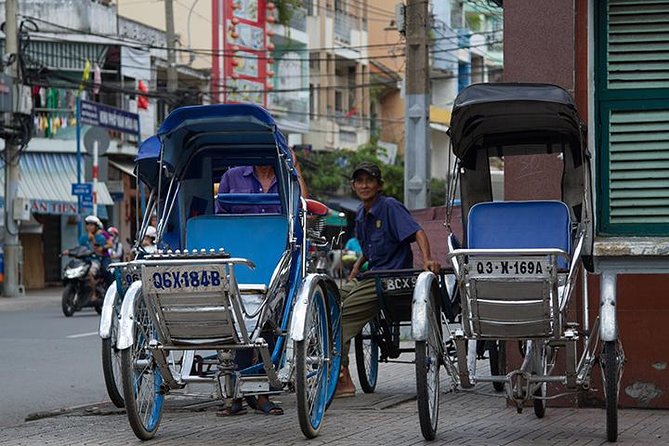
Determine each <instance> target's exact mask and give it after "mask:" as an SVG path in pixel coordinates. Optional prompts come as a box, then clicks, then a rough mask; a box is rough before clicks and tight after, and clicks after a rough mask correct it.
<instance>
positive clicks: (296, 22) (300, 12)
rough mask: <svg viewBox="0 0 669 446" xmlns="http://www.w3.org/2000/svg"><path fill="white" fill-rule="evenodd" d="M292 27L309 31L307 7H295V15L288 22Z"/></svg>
mask: <svg viewBox="0 0 669 446" xmlns="http://www.w3.org/2000/svg"><path fill="white" fill-rule="evenodd" d="M288 26H289V27H290V28H293V29H296V30H298V31H304V32H306V31H307V10H306V8H294V9H293V15H292V16H291V17H290V21H289V22H288Z"/></svg>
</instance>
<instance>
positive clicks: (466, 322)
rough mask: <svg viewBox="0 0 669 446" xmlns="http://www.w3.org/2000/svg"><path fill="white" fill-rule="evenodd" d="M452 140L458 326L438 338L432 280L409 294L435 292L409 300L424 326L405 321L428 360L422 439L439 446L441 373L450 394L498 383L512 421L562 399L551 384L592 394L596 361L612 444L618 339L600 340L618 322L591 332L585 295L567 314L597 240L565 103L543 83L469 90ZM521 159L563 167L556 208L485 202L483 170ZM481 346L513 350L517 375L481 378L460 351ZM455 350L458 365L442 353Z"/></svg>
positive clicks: (455, 117)
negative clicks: (509, 345) (517, 347)
mask: <svg viewBox="0 0 669 446" xmlns="http://www.w3.org/2000/svg"><path fill="white" fill-rule="evenodd" d="M449 132H450V136H451V142H452V149H453V153H454V154H455V156H456V162H455V164H454V167H453V171H452V173H451V184H450V187H449V209H448V212H447V215H451V214H452V203H453V201H454V200H455V190H456V189H457V187H458V186H459V190H460V198H461V206H462V216H463V228H464V230H465V236H464V246H463V247H460V248H458V247H457V244H456V241H455V237H454V235H453V234H452V233H451V235H450V236H449V250H450V252H449V254H448V258H449V259H450V261H451V262H452V267H453V269H454V271H455V275H456V278H457V288H458V291H459V293H460V300H461V306H462V315H461V316H462V317H461V325H455V324H449V323H448V321H445V322H447V323H446V330H445V332H444V334H445V335H446V336H445V338H442V324H441V321H440V320H439V319H438V318H436V317H433V315H434V314H435V313H434V312H433V311H431V308H435V307H437V306H438V305H439V302H438V300H437V297H438V294H437V291H438V288H439V283H438V278H437V277H436V276H435V275H434V274H432V273H429V272H425V273H422V274H421V275H420V276H419V277H418V279H417V284H416V290H417V292H418V291H419V290H426V289H427V290H432V291H431V292H430V293H428V295H431V296H433V297H432V299H429V300H427V301H425V300H419V299H414V306H413V314H414V315H426V316H427V317H416V318H413V319H412V335H413V337H414V339H416V343H417V345H418V343H419V342H420V343H424V344H425V347H426V349H427V355H426V358H425V362H424V364H418V362H417V364H416V372H417V379H418V381H419V382H420V381H424V382H427V383H428V385H427V386H425V388H424V390H425V392H424V395H422V396H421V394H420V388H419V395H418V402H419V417H420V425H421V430H422V433H423V435H424V436H425V438H428V439H433V438H434V437H435V433H436V428H437V420H438V412H439V411H438V409H439V394H440V392H439V367H440V365H441V364H443V365H444V366H445V369H446V371H447V372H448V374H449V375H450V377H451V379H452V381H453V385H454V386H455V387H460V388H463V389H469V388H473V386H474V385H475V384H476V383H477V382H496V383H503V384H504V385H505V388H506V397H507V398H508V400H509V401H512V402H513V403H514V404H515V406H516V408H517V410H518V412H521V411H522V409H523V407H524V406H525V403H526V402H529V401H531V402H532V403H533V406H534V412H535V415H536V416H537V417H538V418H542V417H543V416H544V414H545V411H546V401H547V400H548V399H551V398H556V397H559V396H561V395H564V393H562V394H559V395H548V393H547V384H548V383H555V384H562V385H564V386H565V388H566V389H565V390H566V392H567V393H576V392H580V391H584V390H588V389H589V388H590V386H591V382H590V374H591V371H592V368H593V366H594V365H595V364H596V363H597V362H599V365H600V367H601V369H602V378H603V388H604V395H605V399H606V436H607V439H608V440H609V441H615V440H616V438H617V433H618V417H617V403H618V392H619V383H620V379H621V376H622V370H623V363H624V353H623V350H622V345H621V343H620V340H619V339H617V338H616V339H614V340H605V341H604V342H602V344H603V346H602V348H601V350H600V349H599V339H600V334H601V336H602V338H603V339H606V338H605V337H604V333H605V332H607V333H611V332H615V331H616V330H615V329H612V328H613V327H615V325H616V320H615V313H613V314H612V315H607V317H604V315H603V313H602V315H600V316H598V317H597V318H595V320H594V322H593V323H592V325H591V324H590V315H589V310H588V308H589V307H588V296H587V292H585V291H584V292H583V293H582V298H583V300H582V304H581V305H582V306H581V308H582V310H583V314H582V318H581V321H580V322H579V321H577V320H574V318H573V317H570V315H569V314H568V313H567V307H568V305H569V303H570V301H571V297H572V294H574V289H575V284H576V280H577V277H578V275H579V274H581V273H582V272H583V268H585V267H587V266H588V262H586V261H584V260H587V259H588V258H589V254H591V252H592V251H591V244H592V236H593V231H592V226H593V214H592V195H591V194H592V192H591V190H590V183H591V182H590V175H591V173H590V155H589V152H588V150H587V147H586V144H585V141H584V126H583V124H582V122H581V120H580V118H579V116H578V113H577V111H576V107H575V104H574V102H573V100H572V98H571V97H570V95H569V94H568V93H567V92H566V91H565V90H563V89H562V88H560V87H557V86H554V85H547V84H477V85H472V86H470V87H467V88H466V89H464V90H463V91H462V92H461V93H460V94H459V95H458V96H457V98H456V100H455V103H454V105H453V112H452V117H451V128H450V130H449ZM522 155H534V156H547V157H550V158H551V159H550V164H551V165H558V163H559V165H560V167H559V169H560V170H559V174H558V175H556V177H560V178H561V182H562V184H561V186H562V187H561V190H562V197H561V199H560V200H526V201H492V185H491V174H490V165H491V163H490V159H491V158H493V157H499V158H501V159H502V160H508V159H510V158H512V157H515V156H522ZM531 166H532V163H529V162H528V163H526V164H525V167H526V168H527V169H531ZM447 221H450V219H449V220H447ZM583 279H585V277H583ZM480 340H485V341H495V342H500V343H503V342H506V341H514V342H519V343H520V344H521V346H522V354H523V360H522V364H521V365H520V367H519V368H517V369H514V370H510V371H508V373H506V374H504V373H498V374H494V373H493V374H492V375H487V376H486V375H483V374H481V373H479V372H477V370H476V367H475V366H476V363H475V361H472V360H471V355H470V356H469V358H468V354H467V345H468V343H469V342H471V341H480ZM451 343H454V344H455V346H456V352H457V354H456V357H455V358H452V357H451V355H449V354H447V346H448V345H449V344H451ZM598 355H599V358H598ZM558 356H562V357H563V358H562V359H561V361H562V360H563V361H564V368H563V370H562V371H561V372H560V373H556V370H555V369H554V366H555V364H556V361H557V360H558ZM421 402H423V404H422V407H421Z"/></svg>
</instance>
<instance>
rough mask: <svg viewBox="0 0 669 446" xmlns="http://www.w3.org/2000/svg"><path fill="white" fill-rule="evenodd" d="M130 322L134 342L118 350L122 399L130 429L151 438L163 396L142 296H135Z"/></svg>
mask: <svg viewBox="0 0 669 446" xmlns="http://www.w3.org/2000/svg"><path fill="white" fill-rule="evenodd" d="M133 325H134V329H133V339H134V342H133V344H132V346H130V347H129V348H126V349H125V350H121V368H122V380H123V398H124V400H125V409H126V412H127V414H128V421H129V422H130V427H132V430H133V432H134V433H135V435H136V436H137V438H139V439H140V440H150V439H151V438H153V436H154V435H155V434H156V431H157V430H158V426H159V425H160V419H161V418H162V415H163V402H164V399H165V396H164V394H163V393H162V391H161V386H162V383H163V379H162V376H161V374H160V370H159V369H158V366H157V364H156V362H155V361H154V360H153V355H152V354H151V351H150V350H149V348H148V347H149V342H150V341H151V339H153V337H154V330H153V324H152V323H151V319H150V318H149V314H148V311H147V308H146V306H145V305H144V302H143V299H142V297H141V295H140V296H137V298H136V302H135V317H134V321H133Z"/></svg>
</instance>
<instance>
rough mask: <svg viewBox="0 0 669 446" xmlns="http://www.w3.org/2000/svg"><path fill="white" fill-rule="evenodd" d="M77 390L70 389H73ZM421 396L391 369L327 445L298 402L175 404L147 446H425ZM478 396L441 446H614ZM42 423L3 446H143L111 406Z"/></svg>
mask: <svg viewBox="0 0 669 446" xmlns="http://www.w3.org/2000/svg"><path fill="white" fill-rule="evenodd" d="M29 298H31V297H29ZM43 298H46V297H43ZM49 298H51V297H49ZM12 305H23V303H21V302H19V300H18V299H12V302H7V300H6V299H0V311H6V310H7V308H8V307H10V306H12ZM56 308H57V307H56ZM95 359H96V360H98V358H97V357H96V358H95ZM405 359H409V358H408V357H407V358H405ZM5 366H6V365H5ZM354 378H355V373H354ZM447 384H448V378H447V377H446V376H445V373H443V369H442V389H443V390H444V391H446V390H447V389H448V385H447ZM68 385H69V383H63V386H64V387H67V386H68ZM414 386H415V378H414V371H413V366H412V365H411V364H382V365H381V367H380V373H379V385H378V387H377V392H376V393H375V394H371V395H364V394H358V396H357V397H355V398H348V399H343V400H335V402H334V403H333V404H332V406H331V407H330V409H329V411H328V413H327V415H326V418H325V425H324V427H323V429H322V431H321V435H320V436H319V437H318V438H316V439H314V440H311V441H307V440H305V439H304V437H303V436H302V433H301V432H300V429H299V425H298V422H297V415H296V410H295V398H294V396H293V395H290V394H288V395H283V396H280V397H278V398H277V400H278V401H280V402H281V403H282V404H283V406H284V408H285V409H286V414H285V415H284V416H281V417H275V416H265V415H262V414H255V413H252V412H250V413H248V414H247V415H243V416H239V417H232V418H220V417H217V416H216V415H215V413H216V409H217V408H216V406H215V405H214V404H213V402H211V401H210V400H208V399H206V398H194V397H192V396H187V397H177V396H172V397H169V399H168V401H169V404H168V408H167V410H166V411H165V413H164V416H163V420H162V423H161V426H160V429H159V432H158V435H157V436H156V438H155V439H154V440H152V441H151V442H150V443H148V444H152V445H153V444H155V445H181V444H189V445H200V444H230V443H232V444H257V445H263V444H268V445H269V444H282V445H286V444H302V445H306V444H309V445H323V444H345V445H373V444H384V445H411V444H422V443H424V441H423V439H422V436H421V434H420V428H419V426H418V415H417V410H416V401H415V390H414ZM25 389H26V390H25V391H26V392H30V383H25ZM477 390H478V391H479V392H480V393H478V394H473V393H468V392H457V393H444V394H442V399H441V405H440V417H439V422H440V423H439V432H438V436H437V441H435V442H434V443H432V444H448V445H544V444H545V445H600V444H606V441H605V417H604V411H603V410H602V409H564V408H559V409H558V408H550V407H549V409H548V410H547V414H546V417H545V418H544V419H542V420H538V419H536V418H535V416H534V412H533V410H532V409H531V408H529V409H527V410H526V411H524V412H523V413H522V414H517V413H516V410H515V409H514V408H510V407H507V406H506V404H505V402H504V400H503V399H501V398H498V397H495V396H492V394H494V392H493V391H492V387H491V386H490V385H489V384H488V385H485V384H481V385H479V386H477ZM0 401H1V400H0ZM0 404H1V403H0ZM619 417H620V435H619V441H618V444H620V445H666V444H669V411H657V410H654V411H650V410H621V411H620V413H619ZM37 418H38V419H36V420H34V421H30V422H26V423H22V424H19V425H16V426H14V427H9V428H4V429H2V430H0V444H1V445H53V446H56V445H57V446H61V445H62V446H64V445H71V444H91V445H93V444H95V445H116V444H142V442H140V441H139V440H137V439H136V437H135V436H134V434H133V433H132V431H131V429H130V426H129V425H128V421H127V418H126V416H125V413H124V412H123V411H122V410H118V409H116V408H114V407H113V406H112V405H111V403H104V404H91V405H88V406H85V407H78V408H70V409H67V408H64V410H62V411H54V412H51V413H44V414H41V415H40V416H39V417H37Z"/></svg>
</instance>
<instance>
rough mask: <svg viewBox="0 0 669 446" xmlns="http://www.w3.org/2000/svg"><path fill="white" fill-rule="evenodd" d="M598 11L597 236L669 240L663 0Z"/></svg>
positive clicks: (615, 0)
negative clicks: (664, 236) (645, 237)
mask: <svg viewBox="0 0 669 446" xmlns="http://www.w3.org/2000/svg"><path fill="white" fill-rule="evenodd" d="M595 3H596V8H597V15H596V21H597V37H596V45H597V48H596V52H595V54H596V56H595V64H596V67H597V75H596V76H595V101H596V107H597V121H598V122H599V123H600V124H601V125H599V126H597V133H596V142H597V145H596V150H597V178H598V182H599V186H598V191H599V194H598V199H597V216H598V220H597V221H598V224H597V231H598V233H600V234H610V235H631V236H647V235H669V0H602V1H598V2H595Z"/></svg>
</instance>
